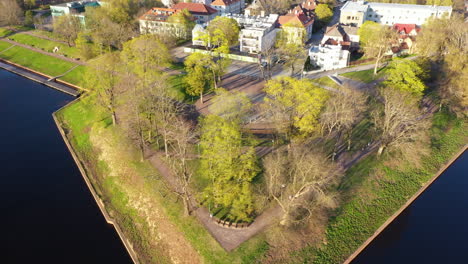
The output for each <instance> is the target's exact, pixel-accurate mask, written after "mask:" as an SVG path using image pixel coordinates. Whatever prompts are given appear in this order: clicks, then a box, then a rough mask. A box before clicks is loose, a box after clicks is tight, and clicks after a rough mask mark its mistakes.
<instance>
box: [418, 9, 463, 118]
mask: <svg viewBox="0 0 468 264" xmlns="http://www.w3.org/2000/svg"><path fill="white" fill-rule="evenodd" d="M418 42H419V43H425V45H418V46H417V49H418V53H419V54H421V55H423V56H425V57H426V58H428V59H429V60H430V61H432V62H433V63H434V66H435V68H436V74H435V77H436V79H437V82H438V84H439V87H438V94H439V96H440V97H441V98H442V103H443V104H445V105H446V106H447V107H448V108H449V109H450V110H452V112H454V113H456V114H461V115H468V111H467V109H468V87H467V85H466V84H467V83H468V66H467V65H468V51H467V49H466V47H467V45H468V27H466V23H465V22H464V19H463V17H462V16H457V15H456V14H454V15H453V16H452V17H451V18H450V19H431V20H429V22H428V23H427V24H426V25H425V26H424V27H423V31H422V32H421V34H420V36H418Z"/></svg>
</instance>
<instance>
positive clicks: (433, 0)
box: [426, 0, 453, 6]
mask: <svg viewBox="0 0 468 264" xmlns="http://www.w3.org/2000/svg"><path fill="white" fill-rule="evenodd" d="M426 5H437V6H452V5H453V2H452V0H427V1H426Z"/></svg>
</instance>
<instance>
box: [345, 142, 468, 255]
mask: <svg viewBox="0 0 468 264" xmlns="http://www.w3.org/2000/svg"><path fill="white" fill-rule="evenodd" d="M467 149H468V144H467V145H465V146H464V147H463V148H462V149H461V150H460V151H459V152H458V153H457V154H455V156H454V157H453V158H452V159H451V160H450V161H448V162H447V163H446V165H445V166H443V167H442V168H441V169H440V170H439V171H438V172H437V173H436V174H435V175H434V177H432V178H431V179H430V180H429V181H428V182H427V183H426V184H425V185H424V186H423V187H422V188H421V189H419V191H418V192H416V193H415V194H414V195H413V196H412V197H411V198H410V199H409V200H408V201H407V202H406V203H405V204H404V205H403V206H402V207H400V209H398V211H396V212H395V213H394V214H393V215H392V216H391V217H390V218H389V219H388V220H387V221H385V223H383V224H382V225H381V226H380V227H379V228H378V229H377V230H376V231H375V233H374V234H373V235H372V236H371V237H369V238H368V239H367V240H366V241H365V242H364V244H362V245H361V246H360V247H359V248H358V249H357V250H356V251H355V252H354V253H353V254H351V255H350V256H349V257H348V258H347V259H346V260H345V261H344V262H343V263H344V264H348V263H351V262H352V261H353V260H354V259H355V258H356V257H357V256H358V255H359V254H360V253H361V252H362V251H363V250H364V249H365V248H366V247H367V246H368V245H369V244H371V243H372V241H374V239H375V238H376V237H377V236H379V235H380V233H382V231H384V230H385V228H387V227H388V226H389V225H390V224H391V223H392V222H393V221H394V220H395V219H396V218H397V217H398V216H400V214H401V213H402V212H403V211H404V210H406V208H408V207H409V206H411V205H412V203H413V202H414V201H416V199H418V197H419V196H421V194H422V193H424V192H425V191H426V189H427V188H429V187H430V186H431V185H432V183H434V181H435V180H437V179H438V178H439V177H440V175H442V174H443V173H444V172H445V171H446V170H447V169H448V168H449V167H450V166H451V165H452V164H453V163H454V162H455V161H456V160H457V159H458V158H459V157H461V155H463V153H464V152H465V151H466V150H467Z"/></svg>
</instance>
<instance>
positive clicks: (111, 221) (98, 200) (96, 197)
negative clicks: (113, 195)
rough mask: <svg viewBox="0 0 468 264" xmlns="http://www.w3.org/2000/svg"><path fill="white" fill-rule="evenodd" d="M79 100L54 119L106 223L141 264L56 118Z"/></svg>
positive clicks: (137, 262)
mask: <svg viewBox="0 0 468 264" xmlns="http://www.w3.org/2000/svg"><path fill="white" fill-rule="evenodd" d="M78 100H80V98H78V99H77V100H75V101H72V102H70V103H69V104H67V105H65V106H64V107H62V108H60V109H59V110H57V111H56V112H54V113H53V114H52V116H53V118H54V121H55V124H56V125H57V128H58V130H59V132H60V135H62V138H63V141H65V144H66V145H67V148H68V150H69V151H70V153H71V155H72V157H73V160H75V163H76V165H77V166H78V169H79V170H80V172H81V175H82V176H83V179H84V181H85V183H86V185H87V186H88V188H89V191H90V192H91V194H92V196H93V198H94V200H95V201H96V203H97V205H98V207H99V209H100V210H101V213H102V215H103V216H104V218H105V219H106V222H107V223H109V224H111V225H113V226H114V228H115V231H117V234H118V235H119V237H120V239H121V240H122V242H123V244H124V246H125V248H126V249H127V251H128V254H129V255H130V257H131V258H132V260H133V262H134V263H135V264H139V263H140V261H139V259H138V255H137V253H136V252H135V250H134V249H133V246H132V243H131V242H130V240H128V239H127V237H126V236H125V234H124V233H123V232H122V229H121V228H120V226H119V225H118V224H117V222H116V221H115V220H114V219H113V218H112V217H111V216H110V215H109V213H108V212H107V210H106V207H105V204H104V202H103V201H102V199H101V198H100V197H99V195H98V194H97V192H96V190H95V189H94V187H93V185H92V183H91V181H90V179H89V177H88V175H87V173H86V170H85V169H84V165H83V164H82V162H81V160H80V159H79V158H78V155H77V154H76V152H75V150H74V148H73V146H72V145H71V143H70V141H69V140H68V138H67V136H66V134H65V131H64V130H63V128H62V126H61V125H60V122H59V121H58V119H57V116H56V113H57V112H58V111H60V110H61V109H63V108H65V107H67V106H69V105H71V104H74V103H76V102H77V101H78Z"/></svg>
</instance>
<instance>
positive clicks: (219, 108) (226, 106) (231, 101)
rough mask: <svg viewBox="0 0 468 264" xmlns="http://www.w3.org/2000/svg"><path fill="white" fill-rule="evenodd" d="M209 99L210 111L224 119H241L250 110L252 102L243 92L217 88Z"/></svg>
mask: <svg viewBox="0 0 468 264" xmlns="http://www.w3.org/2000/svg"><path fill="white" fill-rule="evenodd" d="M211 101H212V102H213V103H212V104H211V105H210V107H209V109H210V112H211V113H212V114H215V115H218V116H221V117H222V118H224V119H226V120H242V119H243V118H245V117H246V115H247V114H248V112H249V111H251V110H252V102H250V99H249V97H248V96H247V95H246V94H245V93H243V92H238V91H233V92H230V91H227V90H224V89H222V88H219V89H218V90H216V96H214V97H213V98H212V99H211Z"/></svg>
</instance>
